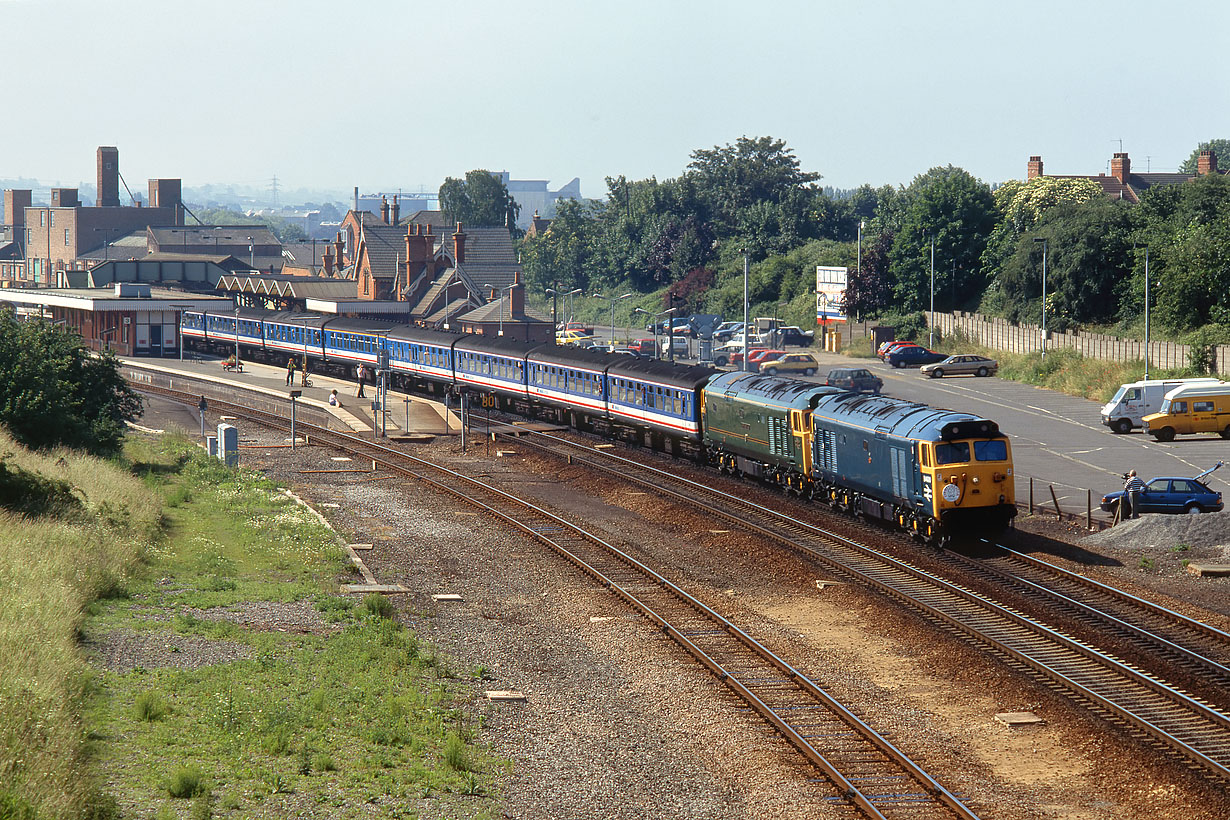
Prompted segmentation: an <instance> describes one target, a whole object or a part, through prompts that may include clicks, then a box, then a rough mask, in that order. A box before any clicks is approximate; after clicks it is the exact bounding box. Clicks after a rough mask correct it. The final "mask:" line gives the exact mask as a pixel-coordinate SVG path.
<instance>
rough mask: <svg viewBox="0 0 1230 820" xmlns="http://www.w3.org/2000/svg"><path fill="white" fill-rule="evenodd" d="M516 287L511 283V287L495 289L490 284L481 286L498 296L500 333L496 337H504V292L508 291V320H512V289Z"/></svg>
mask: <svg viewBox="0 0 1230 820" xmlns="http://www.w3.org/2000/svg"><path fill="white" fill-rule="evenodd" d="M516 286H517V283H516V282H513V283H512V284H511V285H505V286H504V287H502V288H497V287H496V286H495V285H490V284H486V285H483V287H485V288H490V289H491V291H492V292H493V293H498V294H500V332H499V333H497V334H496V335H497V336H503V335H504V291H508V301H509V303H510V304H509V306H508V318H509V319H512V304H511V302H512V289H513V288H515V287H516Z"/></svg>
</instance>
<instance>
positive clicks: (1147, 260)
mask: <svg viewBox="0 0 1230 820" xmlns="http://www.w3.org/2000/svg"><path fill="white" fill-rule="evenodd" d="M1148 378H1149V249H1148V248H1145V379H1146V380H1148Z"/></svg>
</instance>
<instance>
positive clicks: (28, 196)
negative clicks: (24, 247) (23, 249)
mask: <svg viewBox="0 0 1230 820" xmlns="http://www.w3.org/2000/svg"><path fill="white" fill-rule="evenodd" d="M33 201H34V200H33V194H32V193H31V191H30V189H29V188H10V189H8V190H6V191H5V192H4V224H5V225H13V226H15V227H18V228H23V227H25V224H26V208H29V207H30V205H31V204H32V203H33ZM20 235H21V237H22V239H23V241H24V237H25V234H24V232H21V233H20Z"/></svg>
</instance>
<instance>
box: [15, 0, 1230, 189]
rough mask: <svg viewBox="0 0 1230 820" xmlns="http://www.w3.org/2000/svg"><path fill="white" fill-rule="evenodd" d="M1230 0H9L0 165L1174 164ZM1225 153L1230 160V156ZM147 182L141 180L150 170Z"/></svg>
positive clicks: (188, 174)
mask: <svg viewBox="0 0 1230 820" xmlns="http://www.w3.org/2000/svg"><path fill="white" fill-rule="evenodd" d="M1227 30H1230V3H1226V2H1224V0H1223V2H1216V1H1212V2H1174V3H1168V4H1163V3H1156V2H1137V1H1135V0H1125V1H1124V2H1082V0H1065V1H1064V2H1051V0H1032V1H1031V2H1028V3H1004V2H995V1H994V0H986V1H985V2H924V0H912V1H911V0H901V1H900V2H874V1H871V2H859V0H842V2H830V1H829V0H813V1H812V2H787V1H786V0H781V1H779V2H773V1H772V0H767V1H766V0H762V1H761V2H755V0H740V2H727V0H707V1H706V2H671V0H621V1H620V2H605V3H597V2H569V0H562V2H554V3H528V2H511V0H444V2H433V3H423V2H418V0H402V1H401V2H394V1H392V0H390V1H388V2H386V1H385V0H379V1H378V2H363V1H362V0H351V1H350V2H316V1H315V0H296V1H295V2H270V1H269V0H245V1H244V2H233V0H204V2H193V3H187V2H179V1H178V0H157V1H156V2H141V1H138V0H110V1H109V2H100V0H0V42H2V43H3V44H4V53H5V63H4V64H5V69H4V72H3V74H4V78H3V82H2V83H0V84H2V85H3V87H4V88H5V89H6V91H7V92H8V94H7V96H8V105H7V106H6V111H7V115H6V118H7V119H8V122H7V123H6V124H5V127H3V128H0V177H18V176H26V177H37V178H39V179H41V180H44V181H54V180H60V181H61V182H62V183H63V184H66V185H71V184H76V183H77V182H79V181H84V182H92V181H93V180H94V151H95V148H96V147H97V146H99V145H115V146H118V147H119V149H120V169H121V173H123V174H124V176H125V178H126V179H127V180H128V181H129V184H130V185H132V184H133V181H134V180H135V181H136V182H137V183H138V184H139V185H140V187H141V188H142V189H143V188H144V180H145V179H146V178H148V177H155V176H162V177H181V178H183V180H184V183H185V185H188V186H198V185H203V184H205V183H210V182H212V183H227V182H229V183H238V184H244V185H255V186H261V185H268V181H269V179H270V178H271V177H272V176H274V175H275V174H276V175H277V177H278V181H279V185H280V186H282V187H283V188H284V189H290V188H298V187H312V188H336V189H338V190H339V191H343V192H348V191H349V190H350V189H351V187H352V186H354V185H358V186H360V188H361V189H362V190H363V191H364V192H365V193H366V192H378V191H395V190H397V188H398V187H403V188H406V189H411V188H417V186H420V185H422V186H426V187H427V188H429V189H431V190H434V189H435V188H436V187H438V186H439V184H440V182H441V181H443V179H444V177H446V176H457V177H460V176H463V175H464V173H465V172H466V171H467V170H470V169H473V168H487V169H489V170H507V171H509V172H510V173H511V174H512V176H513V178H516V179H547V180H550V181H551V185H552V187H558V186H559V185H562V184H564V183H566V182H568V181H569V180H570V179H572V178H573V177H574V176H579V177H580V178H581V185H582V192H583V193H584V194H585V195H587V196H594V197H598V196H603V195H604V194H605V192H606V187H605V184H604V182H603V178H604V177H605V176H609V175H617V174H624V175H626V176H628V177H629V178H632V179H642V178H646V177H649V176H651V175H653V176H657V177H658V178H659V179H664V178H668V177H674V176H678V175H679V174H680V173H681V172H682V171H683V170H684V169H685V167H686V166H687V163H688V159H689V154H690V153H691V152H692V151H693V150H695V149H697V148H709V147H712V146H714V145H721V144H726V143H729V142H733V141H734V140H736V139H737V138H738V137H740V136H744V135H746V136H764V135H770V136H773V137H777V138H780V139H783V140H785V141H786V143H787V144H788V145H789V146H790V147H791V148H793V149H794V151H795V153H796V155H797V156H798V158H799V160H800V161H801V163H802V166H803V168H804V169H806V170H811V171H817V172H819V173H821V174H822V175H823V182H824V183H825V184H828V185H834V186H837V187H839V188H851V187H855V186H857V185H859V184H862V183H864V182H867V183H872V184H875V185H881V184H884V183H892V184H901V183H904V184H908V183H909V181H910V180H911V179H913V177H914V176H916V175H917V174H920V173H923V172H925V171H926V170H927V169H928V168H931V167H933V166H936V165H946V164H949V163H951V164H953V165H958V166H961V167H963V168H965V169H967V170H968V171H970V172H971V173H972V174H974V175H975V176H977V177H979V178H981V179H983V180H985V181H987V182H999V181H1002V180H1005V179H1009V178H1022V177H1024V174H1025V164H1026V161H1027V160H1028V157H1029V155H1031V154H1041V155H1042V157H1043V160H1044V162H1045V165H1046V171H1047V172H1048V173H1054V174H1064V173H1097V172H1099V171H1106V170H1107V163H1108V161H1109V158H1110V155H1111V154H1112V153H1113V152H1115V151H1118V150H1120V140H1122V150H1124V151H1128V152H1129V153H1130V155H1131V159H1132V167H1133V169H1134V170H1140V171H1144V170H1147V169H1149V168H1151V169H1152V170H1154V171H1164V170H1174V169H1175V168H1176V167H1177V166H1178V164H1179V163H1180V162H1182V161H1183V160H1184V159H1186V158H1187V156H1188V154H1189V153H1190V152H1191V151H1192V149H1193V148H1194V147H1195V146H1196V144H1197V143H1198V142H1199V141H1201V140H1207V139H1210V138H1217V137H1224V138H1230V122H1228V121H1227V120H1228V119H1230V106H1228V105H1227V102H1230V94H1228V93H1227V92H1228V91H1230V80H1228V79H1227V78H1228V77H1230V71H1227V68H1228V65H1227V63H1228V61H1230V58H1228V57H1227V51H1226V50H1225V48H1224V47H1223V46H1224V44H1222V43H1221V41H1220V38H1221V37H1223V36H1225V33H1226V31H1227ZM1222 164H1223V165H1230V158H1226V160H1225V161H1223V163H1222ZM134 190H135V188H134Z"/></svg>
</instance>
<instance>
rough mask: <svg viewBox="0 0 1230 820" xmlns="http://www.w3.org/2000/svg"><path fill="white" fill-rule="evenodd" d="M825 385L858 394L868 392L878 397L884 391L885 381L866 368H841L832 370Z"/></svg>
mask: <svg viewBox="0 0 1230 820" xmlns="http://www.w3.org/2000/svg"><path fill="white" fill-rule="evenodd" d="M824 383H825V384H826V385H828V386H829V387H840V388H842V389H843V390H853V391H855V392H857V393H861V392H862V391H864V390H867V391H869V392H872V393H875V394H876V395H877V396H878V395H880V391H881V390H882V389H884V380H883V379H881V378H880V377H879V376H877V375H876V374H874V373H872V372H871V371H870V370H868V369H867V368H865V367H840V368H837V369H836V370H830V371H829V374H828V376H827V377H825V379H824Z"/></svg>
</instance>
